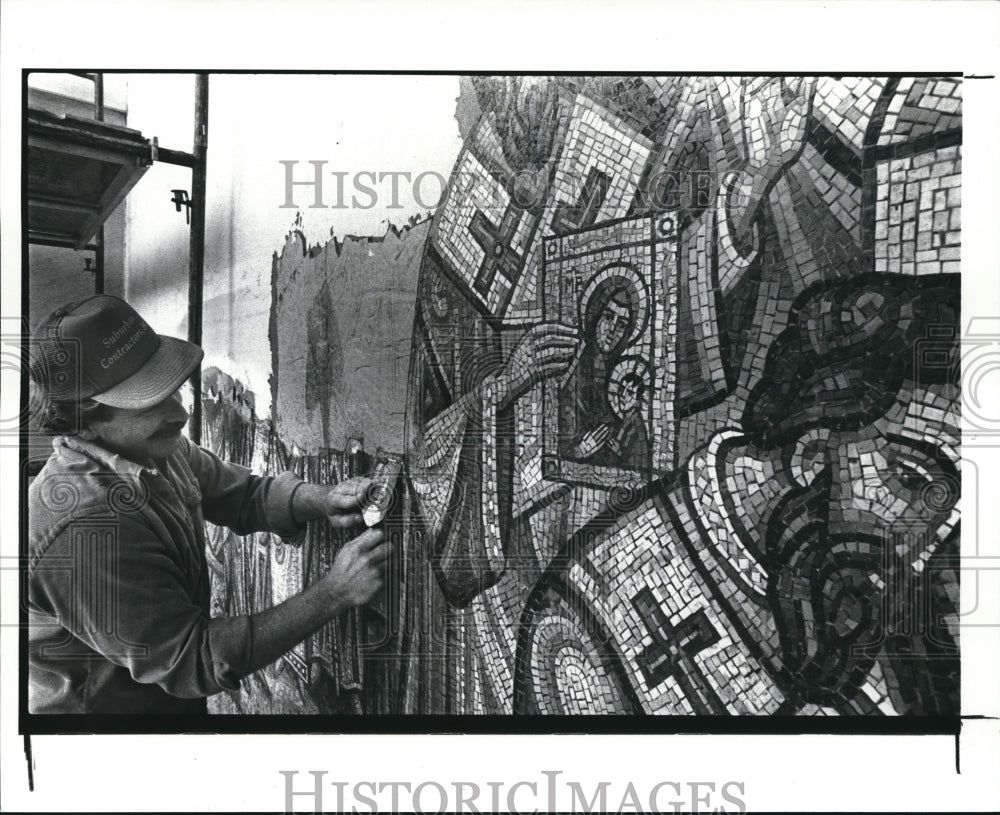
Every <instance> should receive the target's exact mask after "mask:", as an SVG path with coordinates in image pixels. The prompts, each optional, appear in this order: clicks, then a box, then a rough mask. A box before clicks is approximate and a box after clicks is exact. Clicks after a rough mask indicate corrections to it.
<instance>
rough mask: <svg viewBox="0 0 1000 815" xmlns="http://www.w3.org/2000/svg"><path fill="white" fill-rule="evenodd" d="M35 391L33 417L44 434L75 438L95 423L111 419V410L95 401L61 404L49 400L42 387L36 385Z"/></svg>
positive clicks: (84, 400) (86, 400) (83, 400)
mask: <svg viewBox="0 0 1000 815" xmlns="http://www.w3.org/2000/svg"><path fill="white" fill-rule="evenodd" d="M34 391H35V392H34V394H33V396H32V401H33V405H32V410H31V416H32V419H33V420H34V422H35V423H36V424H37V425H38V429H39V430H41V431H42V432H43V433H49V434H52V435H61V436H75V435H76V434H78V433H79V432H80V431H81V430H86V429H87V428H88V427H90V426H91V425H92V424H93V423H94V422H103V421H107V420H108V419H109V418H111V409H110V408H109V407H108V406H107V405H102V404H101V403H100V402H95V401H94V400H93V399H81V400H79V401H78V402H60V401H56V400H54V399H49V398H48V397H47V396H46V395H45V390H44V388H42V387H39V386H37V385H36V386H35V388H34Z"/></svg>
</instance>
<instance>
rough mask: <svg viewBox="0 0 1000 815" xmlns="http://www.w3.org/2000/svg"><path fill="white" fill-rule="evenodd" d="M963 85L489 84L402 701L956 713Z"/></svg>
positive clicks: (419, 387) (416, 372)
mask: <svg viewBox="0 0 1000 815" xmlns="http://www.w3.org/2000/svg"><path fill="white" fill-rule="evenodd" d="M527 87H530V91H529V90H527ZM960 87H961V86H960V82H958V81H956V80H952V79H947V78H946V79H941V80H934V79H926V80H925V79H906V78H879V77H870V78H849V77H848V78H842V79H831V78H825V77H820V78H799V77H766V78H753V77H744V78H739V77H736V78H730V77H668V78H642V77H592V78H558V79H546V78H534V79H533V80H532V82H531V83H530V85H529V86H523V87H522V86H519V85H518V84H517V83H510V82H503V81H500V80H497V81H496V82H494V81H493V80H491V79H490V78H488V77H480V78H477V80H476V82H475V83H472V85H470V86H467V87H466V92H465V93H464V104H465V107H464V112H465V119H464V120H463V122H464V130H463V135H464V137H465V148H464V149H463V151H462V154H461V155H460V156H459V159H458V161H457V163H456V168H455V178H456V179H458V178H461V179H463V180H464V181H466V182H467V183H463V184H458V183H456V184H454V185H453V186H452V187H451V188H450V190H449V194H448V197H447V198H446V200H445V202H444V203H443V205H442V207H441V209H440V211H439V212H438V214H437V215H436V216H435V221H434V226H433V228H432V231H431V239H430V241H429V245H428V247H427V250H426V253H425V257H424V264H423V268H422V271H421V277H422V284H421V288H420V290H419V291H418V300H419V302H418V308H417V315H418V316H417V323H416V329H415V335H414V336H415V340H414V356H413V360H412V365H411V379H410V383H411V391H410V393H411V396H410V399H409V402H410V414H409V418H408V445H407V446H408V462H409V471H408V472H409V476H410V481H409V486H410V493H409V496H410V503H409V508H410V509H409V511H410V513H411V516H410V517H411V518H412V525H411V528H410V533H409V538H408V546H409V551H410V552H411V554H412V556H413V558H414V563H421V562H426V563H429V564H430V566H431V568H430V569H429V570H422V571H421V570H419V569H412V570H411V571H410V573H409V576H408V578H407V582H406V592H407V596H408V597H410V598H422V599H421V600H420V605H419V607H418V606H417V605H414V606H413V607H412V614H413V618H412V619H411V622H414V623H419V624H417V628H419V629H420V631H421V632H422V633H418V634H416V635H414V636H412V637H411V638H410V640H409V642H408V643H407V647H406V649H405V655H406V659H407V666H408V671H409V672H408V673H407V675H406V679H405V681H403V682H402V684H401V686H400V688H399V696H398V698H399V700H400V701H399V707H398V708H397V710H399V711H411V712H442V711H444V712H454V713H461V712H467V713H474V712H492V713H539V712H543V713H581V714H584V713H601V712H605V713H674V714H692V713H693V714H723V713H725V714H760V713H770V714H773V713H789V714H790V713H796V714H819V713H824V714H865V715H867V714H871V715H881V714H916V715H920V714H931V713H946V714H954V713H955V712H956V711H957V710H958V695H957V688H958V661H957V659H958V658H957V630H956V628H955V616H954V615H955V603H956V602H957V600H956V597H957V594H956V591H957V577H956V575H957V572H956V571H955V568H954V557H955V555H956V553H957V529H958V521H957V518H958V515H957V512H958V510H957V501H958V493H959V489H958V484H959V481H958V469H957V451H958V446H959V437H958V432H957V415H958V398H959V397H958V388H957V384H956V382H955V379H954V377H955V369H954V365H951V363H950V362H949V360H952V353H953V352H952V350H950V348H951V345H949V343H952V341H951V340H950V339H949V337H954V336H955V334H956V331H957V319H958V314H957V276H956V275H955V274H954V273H956V272H957V271H958V267H957V257H958V255H957V253H958V244H959V240H958V232H957V231H956V230H957V228H958V224H959V221H958V218H959V216H958V214H957V213H958V210H957V207H958V206H959V200H958V193H957V186H958V185H959V183H960V141H961V138H960V133H961V130H960V128H961V121H960V112H959V105H960ZM491 89H493V90H491ZM542 99H544V100H545V104H544V105H542V104H540V102H539V100H542ZM498 100H502V104H500V103H499V102H498ZM515 123H516V126H515ZM526 174H527V175H526ZM528 176H530V184H529V183H528V181H526V178H527V177H528ZM469 179H473V181H471V182H470V181H469ZM527 187H530V188H531V189H530V192H531V193H532V195H530V196H528V195H526V194H525V191H526V189H527ZM529 199H530V200H529ZM612 268H617V269H627V268H630V269H631V270H632V271H631V272H630V273H629V274H628V275H625V274H621V275H620V276H621V277H623V278H626V279H628V280H631V281H634V282H632V283H630V284H628V285H625V284H623V283H620V282H619V283H612V282H611V281H610V279H611V277H613V276H614V273H609V275H608V282H607V283H606V285H605V286H594V285H593V284H594V281H595V280H597V279H598V277H599V273H600V272H601V270H608V269H612ZM588 286H590V290H589V291H588ZM441 291H447V300H448V302H449V304H451V309H450V310H449V318H448V320H446V321H442V320H441V319H440V318H438V317H436V316H435V314H434V313H433V309H432V308H430V306H432V305H433V302H434V299H433V298H432V296H431V295H432V293H435V294H434V296H435V297H437V296H439V294H438V293H439V292H441ZM643 298H645V300H644V302H645V303H647V304H648V305H647V306H645V308H646V311H647V315H646V316H645V317H643V316H640V314H639V312H640V311H641V310H642V307H641V306H638V307H637V303H639V302H643ZM640 324H644V326H645V327H644V328H643V329H642V330H641V331H639V335H637V336H636V337H635V339H625V338H626V337H631V336H632V335H633V334H634V333H635V332H636V331H637V330H638V329H637V326H639V325H640ZM642 331H645V332H646V333H645V334H643V333H642ZM935 332H937V333H935ZM935 342H936V343H939V344H943V345H942V348H939V349H938V351H935V352H934V354H937V357H936V358H937V359H938V364H939V366H940V367H939V368H934V365H932V364H930V363H928V362H927V360H924V361H923V362H919V361H915V360H917V356H915V355H919V354H920V353H924V351H926V350H927V348H929V347H930V346H929V345H928V343H930V344H931V345H933V344H934V343H935ZM952 344H953V343H952ZM921 349H923V350H921ZM939 352H940V353H939ZM934 354H932V356H934ZM942 354H943V356H942ZM942 360H943V361H942ZM949 366H950V367H949ZM932 369H933V370H932ZM900 585H905V586H907V587H908V588H906V589H905V590H900V589H899V586H900ZM924 609H931V610H932V611H933V614H934V615H935V617H934V619H935V620H937V621H938V622H937V623H936V624H935V626H934V627H933V630H932V631H930V632H928V631H926V630H923V629H920V630H919V631H918V629H919V626H917V627H916V628H915V627H914V625H911V623H910V621H912V620H914V619H917V618H918V617H919V615H920V614H923V613H924V612H923V610H924ZM914 615H916V616H914ZM921 619H923V618H921ZM915 632H916V633H915ZM432 687H434V688H437V687H444V688H445V689H446V690H444V691H443V692H441V693H440V694H438V693H436V691H431V690H429V689H430V688H432Z"/></svg>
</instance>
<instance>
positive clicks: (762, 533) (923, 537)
mask: <svg viewBox="0 0 1000 815" xmlns="http://www.w3.org/2000/svg"><path fill="white" fill-rule="evenodd" d="M957 283H958V281H957V280H956V279H949V280H942V279H940V278H938V277H933V278H923V279H914V278H902V277H893V278H877V277H875V276H872V277H868V278H863V279H861V280H858V281H850V282H848V283H840V284H835V285H832V286H830V285H826V286H822V287H821V288H820V290H819V291H812V290H810V291H809V292H807V293H806V296H805V298H804V299H800V301H799V302H798V303H797V304H796V306H795V307H793V310H792V314H791V316H790V323H791V324H790V326H789V328H787V329H786V330H785V331H784V332H783V333H782V335H781V336H780V337H779V338H778V341H777V342H776V343H775V344H774V345H773V346H772V349H771V351H770V353H769V354H768V357H767V361H766V371H767V376H766V377H765V378H764V379H763V380H762V381H761V383H760V385H759V386H758V387H757V388H756V389H755V390H754V392H753V394H752V395H751V399H750V403H749V404H748V406H747V409H746V411H745V414H744V417H743V422H742V428H740V429H737V428H726V429H723V430H721V431H719V432H718V433H716V434H715V435H714V436H713V437H712V439H711V440H710V441H709V442H708V444H707V445H706V447H705V448H704V449H702V450H700V451H697V452H696V453H695V454H694V455H693V456H692V457H691V459H690V460H689V462H688V464H687V467H686V468H685V470H684V471H683V472H681V473H679V474H678V477H677V478H675V479H667V480H664V481H661V482H659V483H656V484H653V485H650V488H649V490H648V493H647V494H648V496H649V497H643V498H640V499H639V500H637V502H636V503H637V505H636V506H635V507H630V508H627V509H625V510H624V511H617V510H615V509H614V508H612V509H610V510H609V511H607V512H606V513H605V514H604V515H603V516H602V517H601V518H600V519H599V521H598V522H596V523H592V524H590V525H589V526H588V527H587V528H586V529H585V530H582V531H581V533H579V534H577V535H576V536H574V538H572V539H571V540H570V541H568V542H567V544H566V546H565V548H564V550H563V551H562V552H561V553H560V556H559V557H557V558H556V561H555V562H556V563H558V564H559V568H558V569H550V571H549V572H548V573H547V574H546V576H545V577H544V578H543V579H542V580H541V581H540V583H539V584H538V585H537V586H536V588H535V590H534V592H533V594H532V597H531V598H530V599H529V601H528V609H529V613H528V616H527V618H526V621H527V625H526V626H525V627H524V628H522V630H521V632H520V634H521V636H520V638H519V657H518V661H517V664H518V666H519V668H521V674H520V676H519V678H518V686H517V687H518V690H517V693H518V695H517V696H516V697H515V700H516V701H515V706H516V707H517V708H519V709H520V710H522V711H523V712H533V713H538V712H543V713H583V712H608V713H612V712H636V713H641V712H648V713H675V714H678V713H699V714H705V715H719V714H727V713H744V714H756V713H800V712H824V713H828V714H834V713H836V714H855V715H857V714H875V715H881V714H883V713H889V714H892V713H908V714H950V715H957V713H958V709H959V708H958V685H957V682H955V678H956V676H957V671H958V630H957V622H958V581H957V571H956V568H957V556H958V548H957V545H958V513H957V502H958V497H959V492H960V489H959V485H960V480H959V470H958V466H959V465H958V453H957V449H958V440H959V415H960V412H959V409H958V401H957V384H958V383H957V381H956V377H957V370H958V368H957V343H956V341H955V337H956V336H957V332H956V329H957V326H958V319H957V318H958V298H959V289H958V285H957ZM630 553H631V556H629V554H630ZM929 620H933V621H934V622H933V623H931V624H930V625H931V630H930V631H927V630H925V629H924V624H925V623H924V622H918V621H929ZM555 630H558V631H559V632H560V634H559V636H558V638H555V639H554V638H553V631H555ZM583 678H585V681H583Z"/></svg>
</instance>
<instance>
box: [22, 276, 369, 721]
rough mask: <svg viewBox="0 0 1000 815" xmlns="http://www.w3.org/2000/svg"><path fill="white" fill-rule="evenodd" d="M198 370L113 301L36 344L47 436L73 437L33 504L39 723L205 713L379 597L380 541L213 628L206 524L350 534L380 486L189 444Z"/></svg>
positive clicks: (62, 441)
mask: <svg viewBox="0 0 1000 815" xmlns="http://www.w3.org/2000/svg"><path fill="white" fill-rule="evenodd" d="M202 356H203V352H202V350H201V349H200V348H198V347H197V346H195V345H192V344H191V343H188V342H184V341H182V340H178V339H174V338H171V337H164V336H160V335H157V334H156V333H155V332H154V331H153V330H152V328H150V326H149V325H148V324H147V323H146V322H145V320H143V319H142V317H141V316H139V314H138V313H137V312H136V311H135V310H134V309H133V308H132V307H131V306H129V305H128V304H127V303H125V302H124V301H122V300H120V299H118V298H115V297H110V296H105V295H99V296H96V297H91V298H88V299H86V300H83V301H80V302H76V303H72V304H69V305H67V306H65V307H63V308H60V309H57V310H56V311H55V312H54V313H53V314H52V315H51V316H50V317H49V318H47V319H46V320H45V321H44V322H43V324H42V325H41V326H40V328H39V329H38V331H37V332H36V337H35V342H34V354H33V360H32V366H31V376H32V379H33V380H34V382H35V385H36V387H37V389H38V396H39V399H40V403H39V404H40V407H41V414H40V424H41V426H42V428H43V429H46V430H48V431H51V432H56V433H59V434H61V435H58V436H57V437H56V438H55V439H54V440H53V448H54V451H53V453H52V455H51V457H50V458H49V460H48V461H47V462H46V464H45V466H44V467H43V469H42V471H41V472H40V473H39V475H38V477H37V478H36V479H35V480H34V482H33V483H32V485H31V488H30V490H29V496H28V511H29V516H28V526H29V542H28V560H29V562H28V608H29V637H28V638H29V702H28V704H29V710H30V711H31V712H32V713H157V714H168V713H170V714H197V713H204V712H205V710H206V706H205V697H207V696H210V695H212V694H215V693H218V692H220V691H222V690H227V689H230V690H231V689H235V688H237V687H238V686H239V682H240V680H241V679H242V678H243V677H245V676H247V675H248V674H250V673H252V672H253V671H256V670H258V669H260V668H263V667H264V666H266V665H268V664H270V663H271V662H273V661H274V660H276V659H278V658H279V657H280V656H281V655H282V654H284V653H285V652H286V651H288V650H289V649H291V648H292V647H294V646H295V645H296V644H297V643H299V642H300V641H301V640H303V639H304V638H306V637H307V636H309V635H310V634H312V633H313V632H314V631H316V630H317V629H319V628H320V627H321V626H322V625H323V624H324V623H326V622H327V621H329V620H330V619H332V618H333V617H335V616H337V615H338V614H340V613H341V612H342V611H345V610H346V609H348V608H351V607H354V606H359V605H363V604H365V603H367V602H368V601H370V600H371V599H372V598H373V597H374V596H375V594H376V593H377V592H378V591H379V589H380V587H381V585H382V583H381V581H382V577H381V572H382V567H383V564H384V561H385V560H386V558H387V556H388V546H387V544H386V543H385V542H384V535H383V533H382V532H381V531H380V530H375V529H369V530H367V531H365V532H364V533H363V534H361V535H359V536H358V537H356V538H355V539H353V540H352V541H350V542H349V543H347V544H346V545H345V546H344V547H343V548H342V549H341V550H340V551H339V552H338V553H337V556H336V558H335V560H334V563H333V566H332V567H331V569H330V570H329V571H328V572H327V573H326V574H324V575H322V576H321V577H320V578H319V579H318V580H316V581H315V582H314V583H313V584H312V585H310V586H309V587H308V588H307V589H306V590H305V591H303V592H302V593H301V594H299V595H297V596H295V597H291V598H289V599H288V600H287V601H285V602H283V603H281V604H280V605H277V606H275V607H273V608H270V609H267V610H266V611H262V612H259V613H256V614H251V615H248V616H243V617H231V618H215V619H212V618H210V616H209V573H208V568H207V564H206V560H205V551H204V549H205V530H204V520H209V521H211V522H213V523H216V524H221V525H226V526H229V527H230V528H232V529H233V530H234V531H235V532H237V533H238V534H247V533H249V532H253V531H259V530H268V531H272V532H275V533H277V534H280V535H282V536H284V537H288V538H291V537H294V536H295V535H297V534H298V533H300V532H301V531H302V530H303V528H304V524H305V523H306V522H308V521H310V520H313V519H316V518H322V517H327V518H328V519H329V520H330V522H331V523H332V524H334V525H335V526H338V527H342V528H347V527H353V526H355V525H357V524H360V523H361V521H362V518H361V514H360V511H361V510H362V509H363V506H364V503H365V495H366V491H367V489H368V488H369V486H370V485H369V482H368V481H367V480H364V479H355V480H351V481H345V482H343V483H341V484H339V485H336V486H333V487H329V486H319V485H311V484H306V483H304V482H302V481H301V480H300V479H298V478H297V477H296V476H294V475H293V474H291V473H284V474H282V475H280V476H278V477H275V478H262V477H258V476H255V475H252V474H251V473H250V471H249V470H247V469H245V468H242V467H237V466H235V465H232V464H228V463H226V462H223V461H221V460H220V459H219V458H218V457H216V456H215V455H213V454H212V453H211V452H209V451H207V450H204V449H202V448H200V447H198V446H196V445H194V444H192V443H191V442H189V441H188V440H187V439H186V438H185V437H184V436H182V435H181V431H182V430H183V428H184V425H185V424H186V422H187V420H188V414H187V411H186V410H185V409H184V407H183V405H182V403H181V399H180V396H179V394H178V388H180V386H181V385H182V384H183V383H184V382H185V380H187V378H188V377H189V376H190V375H191V374H192V372H193V371H194V370H195V369H196V368H197V366H198V364H199V362H200V361H201V359H202Z"/></svg>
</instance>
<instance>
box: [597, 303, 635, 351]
mask: <svg viewBox="0 0 1000 815" xmlns="http://www.w3.org/2000/svg"><path fill="white" fill-rule="evenodd" d="M631 324H632V319H631V315H630V314H629V307H628V303H627V302H624V303H623V302H616V301H614V300H612V301H610V302H608V304H607V305H606V306H605V307H604V310H603V311H602V312H601V315H600V317H598V318H597V328H596V330H595V332H594V342H595V343H596V345H597V347H598V349H600V351H601V353H604V354H613V353H614V352H615V350H617V348H618V346H619V345H620V344H621V342H622V340H624V339H625V337H626V335H627V334H628V330H629V326H630V325H631Z"/></svg>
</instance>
